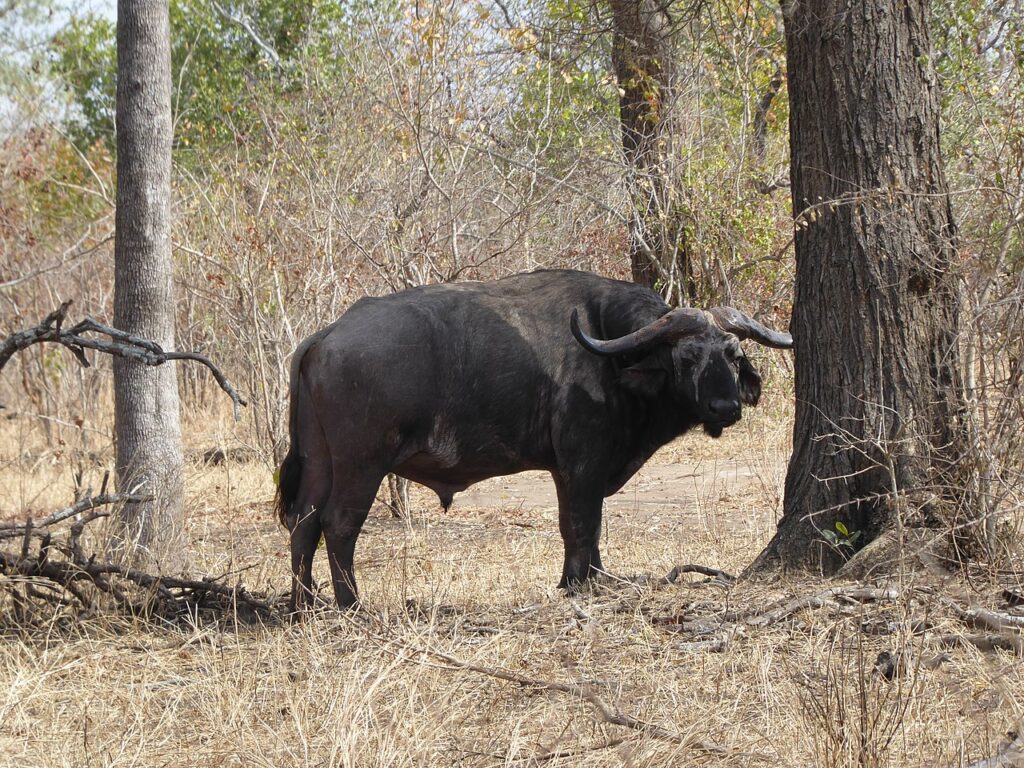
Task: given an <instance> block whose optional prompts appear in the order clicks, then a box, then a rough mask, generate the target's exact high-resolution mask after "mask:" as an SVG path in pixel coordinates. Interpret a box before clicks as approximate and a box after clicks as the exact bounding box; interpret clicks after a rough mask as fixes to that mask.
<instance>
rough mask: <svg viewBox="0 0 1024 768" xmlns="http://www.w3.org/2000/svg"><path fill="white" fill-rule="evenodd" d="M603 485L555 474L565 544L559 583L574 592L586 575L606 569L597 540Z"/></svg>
mask: <svg viewBox="0 0 1024 768" xmlns="http://www.w3.org/2000/svg"><path fill="white" fill-rule="evenodd" d="M602 488H603V485H602V484H600V483H596V482H593V483H592V482H580V481H574V480H568V481H567V480H563V479H562V478H560V477H557V476H556V477H555V489H556V490H557V491H558V530H559V531H560V532H561V534H562V543H563V544H564V545H565V561H564V563H563V564H562V580H561V581H559V582H558V586H559V587H564V588H565V589H567V590H569V591H570V592H574V591H576V590H577V589H579V587H580V586H581V585H582V584H583V582H585V581H586V580H587V579H589V578H591V577H592V576H595V575H596V574H598V573H600V572H602V571H603V570H604V568H603V566H602V565H601V553H600V551H599V549H598V540H599V539H600V536H601V505H602V503H603V501H604V494H603V493H602V492H601V489H602Z"/></svg>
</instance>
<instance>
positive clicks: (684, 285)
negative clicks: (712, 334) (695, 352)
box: [610, 0, 695, 304]
mask: <svg viewBox="0 0 1024 768" xmlns="http://www.w3.org/2000/svg"><path fill="white" fill-rule="evenodd" d="M610 5H611V8H612V18H613V26H614V35H613V38H614V39H613V44H612V64H613V66H614V68H615V76H616V79H617V80H618V84H619V119H620V123H621V127H622V149H623V154H624V156H625V161H626V183H627V185H628V187H629V193H630V197H631V198H632V201H633V214H632V218H631V220H630V226H629V250H630V254H629V256H630V263H631V265H632V272H633V281H634V282H636V283H639V284H641V285H646V286H649V287H652V288H655V289H656V290H658V291H660V292H661V293H662V295H664V296H665V298H666V299H667V300H668V301H669V303H671V304H686V303H688V301H689V300H690V299H692V298H693V294H694V292H695V286H694V279H693V270H692V265H691V260H690V257H689V252H688V250H687V243H686V229H685V217H684V212H683V205H682V200H681V194H680V190H679V188H678V185H677V183H676V180H675V179H674V178H673V175H672V158H671V112H672V107H673V105H672V101H673V89H674V85H675V83H674V80H675V71H676V66H675V48H674V45H673V40H672V36H673V28H672V18H671V16H670V14H669V3H664V2H660V1H659V0H611V2H610Z"/></svg>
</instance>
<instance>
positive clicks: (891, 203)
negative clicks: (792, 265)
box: [752, 0, 963, 573]
mask: <svg viewBox="0 0 1024 768" xmlns="http://www.w3.org/2000/svg"><path fill="white" fill-rule="evenodd" d="M783 11H784V13H785V28H786V44H787V62H788V71H789V98H790V145H791V152H792V196H793V212H794V216H795V219H796V227H797V230H796V293H795V300H794V309H793V319H792V332H793V336H794V339H795V353H796V423H795V426H794V429H793V454H792V458H791V459H790V463H789V471H788V474H787V477H786V492H785V502H784V509H783V517H782V519H781V521H780V523H779V528H778V531H777V533H776V535H775V537H774V539H773V540H772V541H771V543H770V544H769V545H768V547H767V548H766V549H765V551H764V552H763V553H762V554H761V556H760V557H759V558H758V560H757V562H756V563H755V564H754V566H753V567H752V571H753V572H762V573H763V572H766V571H775V570H777V569H779V568H780V567H781V568H787V567H798V568H810V569H821V570H822V571H823V572H826V573H828V572H832V571H834V570H835V569H836V568H837V567H838V566H840V565H841V564H842V563H843V562H844V560H845V559H846V558H847V557H849V555H851V554H852V553H853V552H854V551H855V550H856V549H859V548H860V547H862V546H863V545H864V544H866V543H868V542H870V541H871V540H872V539H874V538H875V537H876V536H878V535H879V534H880V533H881V532H883V531H885V530H886V529H889V528H894V527H898V526H900V525H903V524H908V523H909V524H923V525H935V524H936V523H938V522H940V521H942V520H943V519H944V520H945V522H946V523H948V522H949V518H948V512H949V510H950V509H952V508H954V507H956V506H958V505H956V504H954V503H952V502H954V501H955V499H954V497H955V496H956V493H957V491H956V488H957V487H962V486H961V485H960V484H959V483H958V482H957V481H956V477H955V474H956V473H955V471H954V468H955V467H956V464H957V458H958V456H960V455H961V449H962V448H963V439H962V430H963V426H962V424H963V422H962V416H963V414H962V410H961V405H960V404H961V389H960V386H959V380H960V369H959V353H958V347H957V330H958V323H959V317H958V312H959V296H958V289H957V286H956V278H955V276H954V275H953V274H952V273H951V270H952V267H953V265H954V263H955V261H956V256H957V254H956V228H955V226H954V222H953V216H952V212H951V209H950V199H949V194H948V188H947V185H946V179H945V176H944V174H943V169H942V161H941V158H940V156H939V94H938V91H937V85H936V77H935V73H934V70H933V68H932V63H931V57H930V40H929V33H928V13H927V0H899V1H898V2H897V0H886V2H861V0H800V2H795V0H793V1H790V0H784V1H783ZM837 521H838V522H839V523H840V526H839V527H837V526H836V523H837ZM844 530H845V531H847V532H848V534H849V535H846V534H844V533H843V531H844ZM858 532H859V533H858Z"/></svg>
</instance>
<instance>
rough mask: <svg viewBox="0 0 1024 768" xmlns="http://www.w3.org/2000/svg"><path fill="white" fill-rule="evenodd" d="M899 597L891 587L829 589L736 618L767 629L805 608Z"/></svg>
mask: <svg viewBox="0 0 1024 768" xmlns="http://www.w3.org/2000/svg"><path fill="white" fill-rule="evenodd" d="M899 595H900V592H899V590H898V589H893V588H891V587H889V588H885V589H874V588H871V587H829V588H828V589H825V590H822V591H821V592H817V593H815V594H812V595H803V596H801V597H797V598H795V599H793V600H789V601H787V602H785V603H783V604H782V605H780V606H779V607H777V608H774V609H771V610H768V611H765V612H764V613H760V614H758V615H754V616H739V617H736V618H738V619H741V620H743V621H745V622H746V623H747V624H749V625H750V626H752V627H767V626H768V625H769V624H774V623H776V622H778V621H781V620H782V619H785V618H786V617H788V616H791V615H792V614H794V613H796V612H797V611H801V610H803V609H805V608H822V607H824V606H826V605H830V604H834V603H836V602H837V601H838V600H840V599H843V600H846V601H852V602H858V603H864V602H883V601H884V602H889V601H893V600H896V599H897V598H898V597H899Z"/></svg>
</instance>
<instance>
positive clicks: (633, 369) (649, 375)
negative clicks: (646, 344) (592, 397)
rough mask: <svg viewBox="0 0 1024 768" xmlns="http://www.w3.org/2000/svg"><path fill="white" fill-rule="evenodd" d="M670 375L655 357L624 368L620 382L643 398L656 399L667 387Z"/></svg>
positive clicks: (620, 375) (620, 374)
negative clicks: (667, 379) (666, 381)
mask: <svg viewBox="0 0 1024 768" xmlns="http://www.w3.org/2000/svg"><path fill="white" fill-rule="evenodd" d="M667 377H668V373H667V372H666V371H665V368H664V366H662V365H660V364H659V362H658V361H657V359H655V358H654V357H653V356H651V357H646V358H644V359H643V360H641V361H640V362H639V363H636V364H635V365H631V366H629V367H628V368H623V369H622V371H621V372H620V373H619V381H620V382H621V383H622V386H624V387H625V388H626V389H628V390H629V391H630V392H633V393H635V394H637V395H640V396H641V397H646V398H652V397H655V396H656V395H657V394H658V393H659V392H661V390H662V389H663V388H664V386H665V380H666V378H667Z"/></svg>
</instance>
